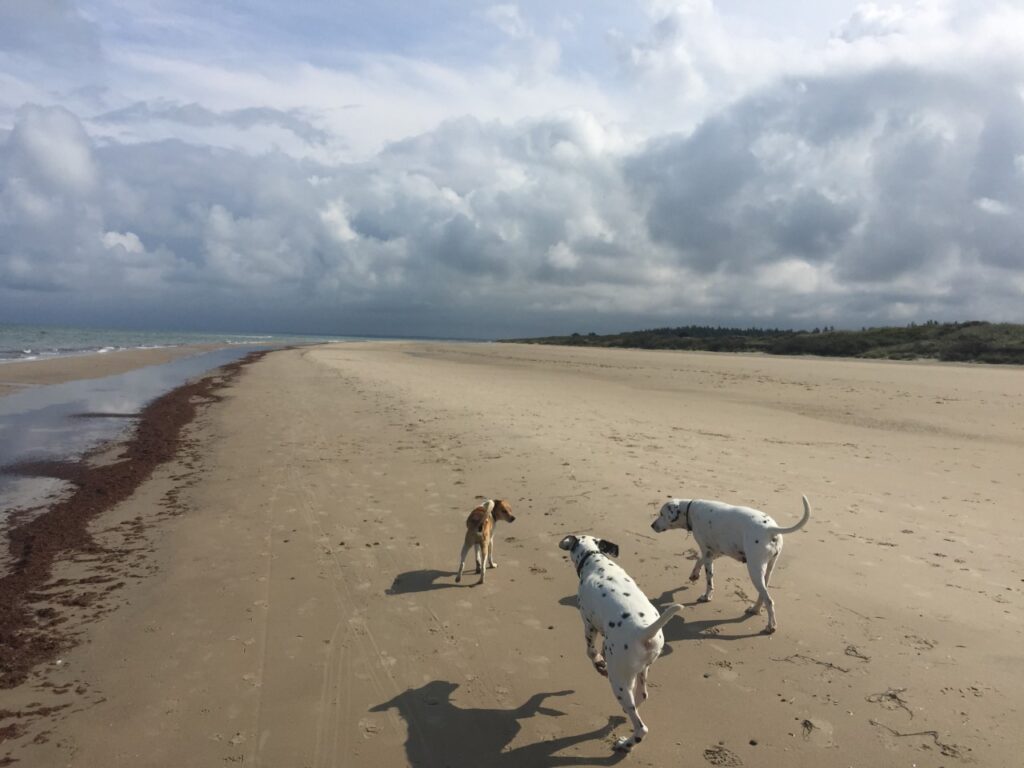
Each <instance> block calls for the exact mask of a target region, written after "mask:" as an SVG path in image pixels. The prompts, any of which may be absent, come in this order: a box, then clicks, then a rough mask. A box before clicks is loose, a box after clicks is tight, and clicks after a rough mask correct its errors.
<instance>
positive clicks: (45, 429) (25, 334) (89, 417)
mask: <svg viewBox="0 0 1024 768" xmlns="http://www.w3.org/2000/svg"><path fill="white" fill-rule="evenodd" d="M358 340H359V339H358V338H357V337H346V336H313V335H292V334H227V333H188V332H186V333H175V332H168V331H124V330H101V329H87V328H62V327H51V326H28V325H0V381H3V369H4V363H12V362H15V361H19V360H43V359H48V358H57V357H67V356H72V355H89V354H108V353H110V352H114V351H115V350H129V349H155V348H160V347H176V346H182V345H194V344H218V345H225V346H224V347H222V348H220V349H215V350H212V351H205V352H197V353H196V354H194V355H186V356H184V357H181V358H178V359H176V360H172V361H170V362H167V363H163V364H159V365H149V366H145V367H143V368H138V369H135V370H132V371H128V372H127V373H122V374H117V375H114V376H107V377H103V378H98V379H81V380H75V381H69V382H64V383H61V384H52V385H46V386H29V387H24V388H18V389H16V390H15V391H13V392H11V393H9V394H3V395H0V528H2V527H3V524H4V521H5V520H6V519H7V517H8V516H9V514H10V513H11V512H13V511H16V510H20V511H26V510H32V511H42V510H43V509H45V508H46V507H47V506H48V505H49V504H51V503H53V502H54V501H56V500H58V499H59V498H61V497H62V496H63V495H64V494H65V493H67V492H68V491H69V490H70V489H69V488H68V486H66V485H65V484H64V483H62V482H61V481H57V480H49V479H43V478H35V477H22V476H19V475H17V474H16V473H10V472H5V471H4V468H5V467H11V466H12V465H15V464H20V463H22V462H25V461H37V460H68V459H76V458H79V457H81V456H82V455H84V454H86V453H89V452H90V451H92V450H94V449H96V448H98V447H100V446H103V445H105V444H107V443H110V442H111V441H114V440H120V439H124V438H125V437H126V436H128V434H129V433H130V432H131V431H132V430H134V427H135V424H136V421H137V419H136V417H137V415H138V413H139V412H140V411H141V410H142V409H143V408H144V407H145V406H146V405H147V404H148V403H149V402H151V401H152V400H155V399H156V398H157V397H160V396H161V395H163V394H165V393H166V392H169V391H170V390H172V389H174V388H176V387H179V386H181V385H183V384H185V383H186V382H188V381H189V380H191V379H194V378H197V377H199V376H202V375H203V374H205V373H206V372H208V371H211V370H213V369H214V368H218V367H220V366H222V365H226V364H228V363H231V362H234V361H235V360H238V359H240V358H241V357H243V356H245V355H246V354H248V353H249V352H252V351H257V350H267V349H278V348H281V347H286V346H293V345H297V344H325V343H343V342H354V341H358ZM0 548H2V547H0ZM2 560H3V558H2V557H0V562H2Z"/></svg>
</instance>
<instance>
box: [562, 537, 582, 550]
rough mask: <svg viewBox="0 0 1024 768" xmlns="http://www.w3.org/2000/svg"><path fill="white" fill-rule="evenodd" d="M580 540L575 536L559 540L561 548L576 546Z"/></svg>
mask: <svg viewBox="0 0 1024 768" xmlns="http://www.w3.org/2000/svg"><path fill="white" fill-rule="evenodd" d="M578 542H579V539H577V538H576V537H575V536H566V537H565V538H564V539H562V540H561V541H560V542H558V546H559V547H560V548H561V549H572V548H573V547H575V546H576V544H577V543H578Z"/></svg>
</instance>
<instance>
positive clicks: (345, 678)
mask: <svg viewBox="0 0 1024 768" xmlns="http://www.w3.org/2000/svg"><path fill="white" fill-rule="evenodd" d="M224 394H225V396H226V398H225V400H224V401H223V402H221V403H218V404H215V405H213V406H210V407H209V408H208V409H207V410H206V411H205V412H204V413H203V415H202V416H201V417H200V418H199V419H198V420H197V421H196V422H195V423H194V424H193V426H192V429H191V431H190V434H189V438H190V441H191V442H190V447H189V448H187V449H186V450H185V451H183V453H182V454H181V455H179V457H178V459H177V460H176V461H175V462H171V463H170V464H167V465H165V466H164V467H163V468H162V469H161V470H159V471H158V472H157V473H156V475H154V477H153V478H152V479H151V480H150V481H149V482H148V483H146V484H145V485H144V486H142V488H141V489H140V490H139V491H138V492H137V493H136V494H135V495H134V496H133V497H132V498H131V499H129V500H128V501H126V502H124V503H123V504H121V505H119V506H118V507H116V508H115V509H113V510H111V512H110V513H109V514H108V515H107V516H105V517H104V518H103V519H102V520H101V521H100V522H99V523H98V524H97V526H96V531H97V534H98V536H99V540H100V541H101V542H105V543H107V544H109V545H110V546H111V547H114V546H116V545H119V544H123V543H124V542H123V541H122V540H123V539H125V538H126V537H127V536H128V534H126V533H125V531H126V530H128V529H129V528H131V526H127V527H126V525H123V524H125V523H130V522H131V521H137V522H138V525H136V526H135V527H134V528H131V530H134V531H136V533H137V536H136V538H134V539H132V541H134V542H135V545H136V546H137V553H136V554H137V556H136V557H133V558H130V559H129V560H126V561H123V562H122V564H121V565H120V566H118V567H120V568H122V569H123V571H124V572H123V578H120V579H119V580H120V581H123V582H124V585H123V586H120V587H119V588H118V589H116V590H113V591H111V592H109V594H108V595H106V596H105V597H104V598H103V600H104V601H105V602H104V604H105V605H107V604H109V608H110V610H109V611H105V612H103V613H102V616H101V617H100V618H97V619H95V620H92V621H89V622H87V623H84V624H83V625H82V626H81V632H82V636H81V639H82V642H81V644H79V645H78V646H77V647H76V648H74V649H72V650H70V651H69V652H67V653H64V654H63V655H62V656H61V657H60V660H59V661H60V663H59V664H57V663H51V664H49V665H48V666H47V667H45V668H44V669H42V670H40V672H39V673H38V674H37V675H36V676H34V677H33V679H32V680H30V682H29V683H27V684H25V685H23V686H21V687H19V688H16V689H11V690H6V691H0V709H5V710H8V711H13V712H20V713H21V716H20V717H18V718H10V717H8V718H7V719H4V720H2V721H0V727H7V728H8V730H7V731H5V733H6V735H7V737H8V738H7V739H6V741H5V742H4V743H3V744H2V746H0V757H3V756H4V755H7V756H8V757H9V758H10V759H16V760H21V761H22V763H20V764H23V765H26V766H35V765H53V766H57V765H74V766H111V765H132V766H168V765H189V766H213V765H225V764H241V765H259V766H269V767H273V768H277V767H278V766H280V767H282V768H283V767H286V766H314V767H316V768H319V767H321V766H398V765H406V764H412V765H423V766H504V765H507V766H558V765H605V764H612V763H616V762H618V761H619V760H620V759H621V758H620V757H618V756H615V755H613V754H612V753H611V750H610V744H611V742H612V741H613V738H614V735H616V734H617V735H624V734H625V733H626V731H627V728H626V726H625V725H624V724H623V723H622V721H621V715H622V713H621V711H619V710H618V709H617V703H616V701H615V699H614V697H613V696H612V694H611V692H610V690H609V688H608V683H607V681H606V680H605V679H604V678H602V677H600V676H598V675H597V674H596V673H595V672H594V671H593V669H592V667H591V666H590V664H589V662H588V660H587V659H586V657H585V655H584V643H583V631H582V625H581V623H580V619H579V614H578V612H577V610H576V608H575V607H574V599H575V598H574V595H575V592H576V584H577V579H576V574H575V572H574V570H573V568H572V567H571V566H570V564H569V563H568V562H567V560H566V559H565V557H564V553H563V552H562V551H561V550H559V549H558V547H557V542H558V540H559V539H560V538H561V537H562V536H563V535H564V534H566V533H573V532H588V533H594V534H596V535H599V536H602V537H605V538H609V539H612V540H614V541H615V542H616V543H618V544H619V546H620V548H621V555H620V557H619V562H620V563H621V564H622V565H623V567H624V568H625V569H626V570H627V571H628V572H629V573H630V574H631V575H632V576H633V577H634V578H635V579H636V580H637V582H638V583H639V584H640V585H641V586H642V587H643V588H644V589H645V591H646V592H647V594H648V595H649V596H650V597H651V598H652V600H653V601H654V602H655V604H656V605H659V606H663V605H666V604H668V603H670V602H673V601H675V602H682V603H684V604H686V606H687V607H686V609H685V610H684V612H683V613H682V615H681V616H682V619H680V618H678V617H677V618H675V619H673V620H672V621H671V622H670V623H669V624H668V626H667V627H666V630H665V636H666V640H667V646H666V650H665V655H664V656H663V657H662V658H661V659H660V660H659V661H658V662H657V664H656V665H655V666H654V668H653V671H652V682H651V691H650V693H651V697H650V700H649V701H648V702H647V703H646V704H645V706H644V707H643V708H642V713H643V715H644V718H645V720H646V722H647V724H648V726H649V727H650V728H651V733H650V735H649V736H648V738H647V739H646V740H645V741H644V742H643V744H641V745H640V746H639V747H638V748H637V749H636V750H635V751H634V753H633V754H632V755H631V756H629V757H628V758H625V759H626V760H628V761H629V762H630V763H631V764H634V765H650V766H667V765H694V766H697V765H705V764H707V765H717V766H740V765H746V766H765V765H786V766H808V768H810V767H812V766H813V767H814V768H819V767H821V766H837V767H838V766H850V765H855V766H911V765H917V766H956V765H960V764H976V765H985V766H1012V765H1018V764H1019V761H1020V754H1021V751H1022V749H1024V735H1022V733H1021V732H1020V729H1019V728H1017V727H1016V724H1017V723H1018V722H1019V721H1020V718H1021V709H1022V706H1024V663H1022V660H1024V656H1022V655H1021V652H1020V648H1021V647H1024V637H1022V635H1024V626H1022V618H1021V617H1022V615H1024V613H1022V610H1021V609H1022V602H1024V558H1022V557H1021V555H1020V552H1021V548H1022V546H1024V542H1022V535H1021V533H1022V523H1021V518H1020V510H1021V509H1022V508H1024V483H1022V469H1021V467H1022V462H1021V456H1022V455H1024V453H1022V448H1024V429H1022V427H1024V374H1022V371H1021V370H1020V369H1016V368H995V367H981V366H951V365H938V364H905V363H871V362H863V361H836V360H816V359H815V360H811V359H782V358H764V357H756V356H726V355H711V354H691V353H658V352H641V351H626V350H580V349H566V348H547V347H531V346H519V345H489V344H433V343H398V342H395V343H358V344H346V345H333V346H331V347H318V348H307V349H300V350H288V351H282V352H276V353H271V354H269V355H267V356H266V357H265V358H264V359H263V360H261V361H260V362H258V363H255V364H253V365H252V366H250V367H249V368H247V369H246V370H245V371H244V373H243V375H241V376H240V377H239V378H238V379H237V380H235V381H234V382H232V383H231V385H230V386H229V387H228V388H227V389H226V390H225V391H224ZM801 493H805V494H807V496H808V498H809V499H810V500H811V503H812V504H813V506H814V514H813V517H812V518H811V521H810V522H809V523H808V525H807V526H806V528H805V529H804V530H803V531H801V532H799V533H795V534H791V535H789V536H788V537H787V539H786V545H785V551H784V553H783V555H782V558H781V560H780V563H779V566H778V568H777V569H776V575H775V578H774V586H773V595H774V597H775V600H776V607H777V612H778V620H779V631H778V633H777V634H775V635H774V636H771V637H767V636H764V635H761V634H760V630H761V629H762V627H763V626H764V621H765V620H764V617H763V616H761V617H746V616H745V615H744V612H743V611H744V608H745V607H746V606H747V605H748V604H749V601H750V600H751V598H752V597H753V590H752V587H751V584H750V581H749V579H748V577H747V575H746V569H745V568H744V567H743V566H742V565H741V564H739V563H736V562H733V561H728V560H722V561H719V562H718V563H717V564H716V582H717V583H716V587H717V589H716V596H715V600H714V601H713V602H711V603H709V604H696V602H695V601H696V598H697V596H698V595H700V594H701V592H702V591H703V584H702V583H698V584H696V585H692V584H690V582H688V581H687V575H688V574H689V571H690V568H691V567H692V560H693V558H694V548H693V542H692V539H691V538H690V537H688V536H687V535H685V534H683V533H681V532H679V531H671V532H667V533H665V534H661V535H658V534H655V533H654V532H653V531H651V529H650V527H649V526H650V522H651V520H652V519H653V517H654V515H655V513H656V512H657V509H658V507H659V506H660V504H661V503H662V501H663V500H664V499H665V498H667V497H669V496H677V495H678V496H686V497H699V498H720V499H725V500H728V501H731V502H734V503H742V504H748V505H752V506H757V507H760V508H762V509H764V510H765V511H766V512H768V513H769V514H771V515H772V516H773V517H775V519H776V520H777V521H778V522H779V523H780V525H789V524H792V523H793V522H795V521H796V520H797V519H799V517H800V513H801V505H800V494H801ZM482 496H501V497H504V498H507V499H509V500H510V501H511V503H512V505H513V509H514V511H515V513H516V515H517V520H516V522H515V523H513V524H511V525H504V524H502V525H499V527H498V529H497V535H496V552H495V556H496V559H497V561H498V563H499V568H498V569H497V570H496V571H495V572H494V573H493V574H489V575H488V580H487V583H486V584H485V585H483V586H475V582H476V579H475V577H474V576H473V575H472V574H469V576H468V578H466V579H464V581H463V583H462V584H461V585H455V584H454V571H455V568H456V565H457V562H456V561H457V556H458V553H459V548H460V545H461V540H462V530H463V521H464V519H465V516H466V514H467V513H468V511H469V510H470V509H471V508H472V507H473V506H474V504H475V503H476V500H477V499H478V498H480V497H482ZM169 504H170V505H171V506H172V508H173V511H174V512H175V514H173V515H168V514H167V511H168V509H169V507H168V505H169ZM105 568H108V566H107V565H106V564H104V563H102V562H99V563H97V562H92V563H89V562H74V563H67V564H65V565H63V566H62V567H61V568H60V569H59V573H56V574H55V576H56V577H57V578H67V579H70V580H71V583H73V582H74V580H82V579H88V578H90V577H91V576H95V575H96V574H97V573H102V572H104V569H105ZM33 713H34V714H33ZM11 724H14V725H16V726H17V727H16V728H14V729H13V730H10V728H9V726H10V725H11Z"/></svg>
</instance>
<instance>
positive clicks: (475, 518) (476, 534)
mask: <svg viewBox="0 0 1024 768" xmlns="http://www.w3.org/2000/svg"><path fill="white" fill-rule="evenodd" d="M493 511H494V502H493V501H490V500H487V501H486V502H484V503H483V504H481V505H480V506H478V507H477V508H476V509H474V510H473V511H472V512H470V513H469V517H467V518H466V540H467V541H470V542H473V543H477V542H481V541H483V540H484V538H485V537H486V536H487V535H488V534H490V531H491V528H492V527H493V526H494V515H493Z"/></svg>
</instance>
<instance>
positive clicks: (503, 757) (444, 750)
mask: <svg viewBox="0 0 1024 768" xmlns="http://www.w3.org/2000/svg"><path fill="white" fill-rule="evenodd" d="M458 687H459V686H458V685H457V684H455V683H449V682H446V681H444V680H433V681H431V682H429V683H427V684H426V685H424V686H422V687H420V688H410V689H409V690H407V691H405V692H404V693H400V694H398V695H397V696H395V698H393V699H391V700H390V701H386V702H384V703H382V704H378V705H377V706H375V707H373V709H371V710H370V711H371V712H385V711H387V710H389V709H397V710H398V713H399V714H400V715H401V716H402V717H403V718H404V719H405V722H406V725H407V727H408V731H409V736H408V738H407V739H406V742H405V752H406V756H407V757H408V760H409V764H410V765H414V766H417V768H420V766H423V767H424V768H434V767H435V766H436V767H437V768H483V767H484V766H486V767H487V768H502V766H505V767H507V768H534V766H536V767H537V768H554V767H555V766H562V765H615V764H616V763H618V762H619V761H620V760H622V759H623V757H625V755H624V754H621V753H617V752H612V751H611V745H610V744H608V743H604V744H600V745H599V749H598V752H600V753H601V756H600V757H573V756H559V755H557V754H556V753H557V752H560V751H561V750H563V749H566V748H567V747H571V746H573V745H576V744H582V743H584V742H587V741H594V740H604V739H606V738H607V737H608V736H609V735H610V734H611V733H612V731H613V730H614V729H615V726H616V725H619V724H621V723H623V722H624V718H621V717H611V718H609V719H608V724H607V725H605V726H603V727H602V728H598V729H596V730H593V731H589V732H587V733H580V734H575V735H572V736H561V737H558V738H554V739H550V740H546V741H539V742H537V743H535V744H526V745H524V746H521V747H516V748H514V749H507V747H508V745H509V744H511V743H512V741H513V740H514V739H515V737H516V735H517V734H518V733H519V731H520V729H521V728H522V726H521V725H520V724H519V721H520V720H523V719H525V718H528V717H534V716H535V715H547V716H549V717H560V716H562V715H564V714H565V713H564V712H560V711H559V710H557V709H551V708H549V707H545V706H543V703H544V700H545V699H547V698H549V697H551V696H568V695H569V694H571V693H573V691H556V692H553V693H538V694H535V695H533V696H531V697H530V698H529V699H528V700H527V701H526V703H525V704H523V705H522V706H520V707H519V708H517V709H463V708H461V707H457V706H455V704H453V703H452V701H451V695H452V693H453V692H454V691H455V689H456V688H458Z"/></svg>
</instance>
